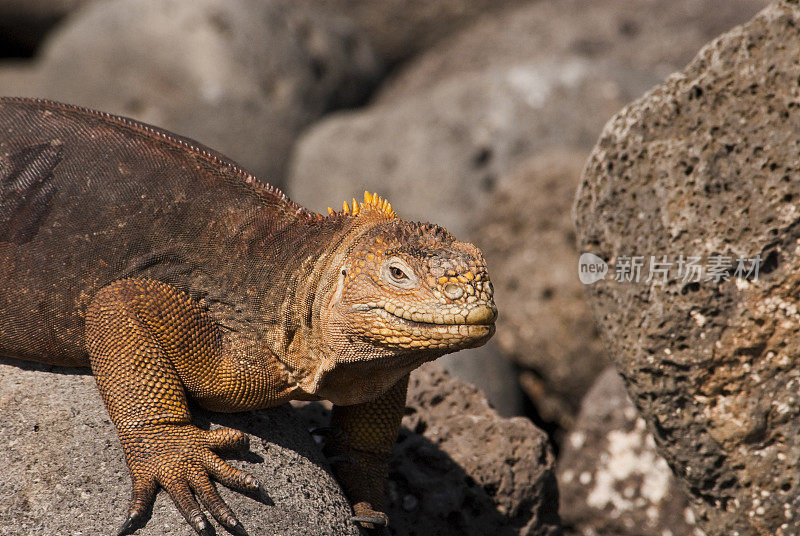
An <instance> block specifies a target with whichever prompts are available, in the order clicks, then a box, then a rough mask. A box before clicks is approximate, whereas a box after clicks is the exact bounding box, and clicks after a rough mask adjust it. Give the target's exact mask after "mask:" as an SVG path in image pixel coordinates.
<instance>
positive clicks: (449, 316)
mask: <svg viewBox="0 0 800 536" xmlns="http://www.w3.org/2000/svg"><path fill="white" fill-rule="evenodd" d="M389 307H390V306H384V307H380V306H376V307H369V309H372V310H379V311H383V312H385V313H388V314H389V315H391V316H392V317H394V318H397V319H400V320H403V321H405V322H406V323H408V324H410V325H412V326H417V327H422V328H424V327H429V326H489V325H491V324H493V323H494V321H495V319H496V318H497V309H496V308H494V307H489V306H488V305H477V306H474V307H469V308H458V309H456V310H455V311H453V310H450V311H448V312H446V313H442V312H438V311H436V312H430V311H429V312H419V311H413V312H412V311H406V310H403V309H400V308H398V307H396V306H395V307H394V308H393V309H394V310H390V309H389Z"/></svg>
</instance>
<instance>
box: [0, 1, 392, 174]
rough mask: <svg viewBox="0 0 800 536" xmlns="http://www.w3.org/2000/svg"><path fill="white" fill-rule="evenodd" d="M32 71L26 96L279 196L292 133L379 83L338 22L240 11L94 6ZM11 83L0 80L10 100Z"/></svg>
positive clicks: (279, 9)
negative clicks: (185, 146)
mask: <svg viewBox="0 0 800 536" xmlns="http://www.w3.org/2000/svg"><path fill="white" fill-rule="evenodd" d="M32 69H33V71H34V72H35V73H36V76H35V77H34V78H35V79H33V80H29V79H30V77H28V78H26V81H27V82H28V83H30V84H31V87H30V88H29V89H28V91H26V92H25V95H24V96H38V97H46V98H52V99H56V100H61V101H65V102H69V103H72V104H79V105H84V106H89V107H92V108H97V109H100V110H103V111H108V112H112V113H118V114H121V115H125V116H130V117H134V118H136V119H139V120H142V121H145V122H148V123H151V124H154V125H157V126H159V127H162V128H166V129H168V130H171V131H174V132H176V133H178V134H181V135H184V136H188V137H190V138H193V139H196V140H197V141H199V142H201V143H203V144H205V145H207V146H209V147H212V148H214V149H216V150H218V151H220V152H222V153H223V154H226V155H227V156H229V157H231V158H232V159H233V160H235V161H237V162H239V163H240V164H242V165H243V166H244V167H245V168H247V169H249V170H250V171H252V172H254V173H256V174H259V175H261V176H263V177H266V178H267V179H268V180H269V181H270V182H273V183H275V184H277V185H279V186H280V185H281V183H282V180H283V172H284V166H285V163H286V160H287V156H288V153H289V150H290V149H291V147H292V144H293V143H294V140H295V138H296V136H297V135H298V133H299V132H300V130H302V129H303V128H304V127H305V126H306V125H308V124H309V123H310V122H311V121H313V120H314V119H316V118H317V117H318V116H320V115H321V114H322V113H323V112H325V111H326V110H328V109H329V108H330V107H335V106H340V105H343V104H345V105H346V104H353V103H355V102H358V101H359V100H360V99H361V98H362V97H363V94H360V93H359V92H360V91H366V90H367V89H368V88H369V87H371V85H372V84H373V82H374V79H375V77H376V76H377V74H378V72H379V66H378V64H377V60H376V59H375V56H374V55H373V54H372V52H371V48H370V47H369V45H368V44H367V43H366V41H365V39H364V38H362V37H361V35H360V34H359V33H358V32H357V31H356V30H355V29H354V28H353V27H352V26H351V25H349V23H347V22H346V21H344V19H342V18H331V17H326V16H323V15H320V14H319V13H316V12H310V11H306V10H303V9H301V8H298V7H297V6H294V5H291V4H283V3H276V2H250V1H247V0H116V1H114V2H101V3H98V4H94V5H92V6H90V7H89V8H88V9H85V10H82V11H79V12H78V13H76V14H74V15H73V16H72V17H70V18H69V19H68V20H67V21H66V23H65V24H64V25H62V26H61V27H59V29H58V30H57V31H55V32H54V33H53V34H52V35H51V36H50V38H49V39H48V40H47V42H46V43H45V45H44V46H43V49H42V51H41V54H40V58H39V59H38V61H37V63H36V64H35V65H34V67H33V68H32ZM9 79H10V80H9ZM13 79H14V75H13V72H12V73H3V74H0V82H2V81H3V80H7V83H8V85H9V86H11V87H12V89H14V90H17V91H18V90H19V86H20V84H19V83H14V82H13ZM0 94H7V91H6V90H5V89H4V88H3V87H2V86H0Z"/></svg>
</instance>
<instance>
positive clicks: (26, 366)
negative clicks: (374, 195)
mask: <svg viewBox="0 0 800 536" xmlns="http://www.w3.org/2000/svg"><path fill="white" fill-rule="evenodd" d="M0 364H4V365H11V366H12V367H17V368H20V369H23V370H40V371H43V372H53V373H55V374H68V375H73V376H74V375H79V376H91V375H92V370H91V369H90V368H89V367H59V366H56V365H47V364H45V363H37V362H35V361H25V360H24V359H16V358H13V357H5V356H0Z"/></svg>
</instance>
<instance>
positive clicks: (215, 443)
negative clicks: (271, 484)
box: [119, 424, 271, 536]
mask: <svg viewBox="0 0 800 536" xmlns="http://www.w3.org/2000/svg"><path fill="white" fill-rule="evenodd" d="M120 439H121V440H122V444H123V447H124V449H125V455H126V458H127V460H128V466H129V467H130V471H131V478H132V479H133V493H132V498H131V505H130V509H129V512H128V519H127V520H126V521H125V523H124V524H123V525H122V527H121V528H120V532H119V534H126V533H127V532H128V531H130V530H131V529H132V528H133V527H134V526H135V525H136V524H137V523H138V522H139V520H141V518H142V517H143V516H144V512H145V511H146V510H147V509H148V508H149V507H150V506H151V505H152V503H153V500H154V499H155V495H156V492H157V491H158V487H159V486H161V487H162V488H164V489H165V490H166V491H167V493H168V494H169V496H170V497H171V498H172V500H173V502H174V503H175V506H176V507H177V508H178V511H179V512H180V513H181V514H182V515H183V517H184V518H185V519H186V521H187V522H188V523H189V524H190V525H191V526H192V528H194V530H195V531H196V532H197V533H198V534H200V535H201V536H207V535H212V534H214V531H213V529H212V528H211V525H210V523H209V521H208V519H207V518H206V516H205V515H204V514H203V511H202V510H201V509H200V504H202V505H203V506H204V507H205V509H206V510H207V511H208V512H209V513H211V515H212V516H214V518H215V519H216V520H217V521H218V522H219V523H220V524H221V525H222V526H223V527H225V528H226V529H228V531H230V532H231V533H233V534H235V535H237V536H242V535H246V534H247V532H246V531H245V530H244V527H243V526H242V524H241V523H240V522H239V520H238V519H236V516H235V515H234V513H233V511H232V510H231V508H230V507H229V506H228V505H227V504H225V501H223V500H222V497H221V496H220V495H219V492H218V491H217V489H216V487H215V486H214V484H213V483H212V481H211V479H212V478H213V479H214V480H216V481H217V482H219V483H221V484H223V485H225V486H227V487H229V488H231V489H234V490H238V491H242V492H246V493H253V494H255V495H257V496H258V497H259V498H260V499H261V500H262V501H264V502H268V503H269V502H271V501H270V499H269V496H268V495H267V493H266V491H265V490H264V488H263V487H262V486H261V485H260V484H259V482H258V481H257V480H256V479H255V478H254V477H253V475H251V474H249V473H247V472H245V471H241V470H239V469H236V468H235V467H233V466H231V465H230V464H228V463H227V462H226V461H224V460H222V458H220V457H219V456H217V454H216V453H215V452H214V451H221V450H233V449H246V448H247V446H248V443H249V440H248V437H247V436H246V435H245V434H244V433H242V432H240V431H238V430H231V429H228V428H224V429H220V430H213V431H206V430H200V429H199V428H196V427H194V426H192V425H190V424H162V425H148V426H144V427H135V428H130V429H127V430H125V429H123V430H120ZM198 500H199V503H200V504H198Z"/></svg>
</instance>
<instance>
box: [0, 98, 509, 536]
mask: <svg viewBox="0 0 800 536" xmlns="http://www.w3.org/2000/svg"><path fill="white" fill-rule="evenodd" d="M0 289H4V290H3V292H2V293H0V355H6V356H10V357H17V358H21V359H28V360H33V361H39V362H44V363H51V364H56V365H62V366H91V369H92V372H93V373H94V375H95V377H96V380H97V385H98V387H99V390H100V393H101V395H102V397H103V401H104V403H105V405H106V408H107V410H108V413H109V415H110V416H111V419H112V421H113V422H114V425H115V426H116V428H117V431H118V434H119V439H120V442H121V444H122V448H123V451H124V454H125V460H126V462H127V464H128V468H129V469H130V474H131V479H132V481H133V487H132V496H131V503H130V509H129V512H128V518H127V520H126V521H125V523H124V524H123V527H122V529H121V532H128V531H130V530H133V529H134V528H135V527H136V525H137V523H138V522H139V520H140V519H141V517H142V515H143V513H144V511H145V510H146V509H147V508H148V507H149V506H150V505H151V504H152V502H153V499H154V497H155V494H156V492H157V491H158V489H159V488H163V489H165V490H166V491H167V493H168V494H169V495H170V497H171V498H172V500H173V501H174V502H175V504H176V506H177V507H178V509H179V510H180V512H181V513H182V514H183V516H184V517H185V518H186V520H187V521H188V522H189V523H190V524H191V525H192V527H194V529H195V530H196V531H197V532H198V533H200V534H210V533H211V531H212V528H211V525H210V524H209V521H208V519H207V518H206V516H205V514H204V513H203V509H205V511H206V512H208V513H210V514H211V515H212V516H213V517H214V518H215V519H216V520H217V521H218V522H219V523H221V524H222V525H224V526H225V527H227V528H228V529H229V530H230V531H232V532H233V533H235V534H243V533H244V532H243V530H244V529H243V528H242V525H241V523H239V521H238V520H237V519H236V517H235V516H234V514H233V512H232V511H231V509H230V508H229V507H228V506H227V505H226V504H225V503H224V502H223V501H222V499H221V498H220V496H219V494H218V493H217V491H216V489H215V487H214V485H213V483H212V481H217V482H219V483H221V484H224V485H226V486H228V487H230V488H233V489H235V490H240V491H243V492H254V493H256V494H258V495H260V496H261V497H262V498H263V499H264V500H265V501H268V498H267V497H266V494H265V493H264V492H263V489H262V488H261V486H260V485H259V483H258V482H257V481H256V479H255V478H253V477H252V476H251V475H249V474H247V473H245V472H243V471H240V470H238V469H235V468H234V467H232V466H231V465H229V464H228V463H227V462H225V461H224V460H222V459H221V458H220V457H219V455H218V454H219V453H222V452H224V451H226V450H230V449H241V448H246V446H247V436H245V435H244V434H243V433H242V432H240V431H237V430H230V429H222V430H214V431H207V430H201V429H199V428H197V427H195V426H194V425H193V424H192V420H191V415H190V414H189V410H188V406H187V399H188V398H192V399H194V400H196V401H197V402H198V403H199V404H200V405H201V406H203V407H205V408H208V409H211V410H215V411H224V412H233V411H245V410H251V409H259V408H266V407H271V406H276V405H279V404H282V403H284V402H286V401H288V400H291V399H302V400H315V399H328V400H330V401H332V402H333V403H334V409H333V417H332V424H333V425H334V427H335V428H336V430H337V432H336V433H334V434H333V435H332V436H331V437H330V439H329V441H328V443H327V447H326V450H327V451H328V452H329V453H330V454H331V455H332V456H336V457H338V458H340V460H341V459H342V458H344V459H347V460H350V461H351V462H352V463H349V464H342V463H338V464H336V466H335V474H336V476H337V479H338V481H339V483H340V484H341V486H342V489H343V490H344V492H345V494H346V495H347V497H348V499H349V500H350V501H351V503H352V505H353V508H354V512H355V514H356V516H355V517H354V520H355V521H358V522H360V523H362V524H365V525H367V526H374V525H385V524H386V522H387V519H386V516H385V515H384V514H383V512H382V511H381V509H382V504H383V496H384V490H385V483H386V475H387V458H388V456H389V453H390V452H391V448H392V445H393V443H394V441H395V439H396V435H397V429H398V427H399V424H400V419H401V418H402V415H403V407H404V404H405V396H406V388H407V384H408V376H409V373H410V372H411V371H412V370H413V369H414V368H416V367H417V366H419V365H420V364H422V363H424V362H426V361H430V360H432V359H435V358H436V357H439V356H441V355H443V354H445V353H448V352H452V351H455V350H459V349H461V348H468V347H472V346H478V345H480V344H483V343H484V342H486V340H488V338H489V337H491V335H492V334H493V332H494V319H495V317H496V308H495V306H494V303H493V301H492V291H491V284H490V283H489V282H488V276H487V275H486V266H485V263H484V260H483V257H482V256H481V254H480V251H478V249H477V248H475V246H473V245H471V244H466V243H462V242H458V241H457V240H456V239H455V238H453V237H452V236H451V235H449V234H448V233H447V232H446V231H445V230H444V229H442V228H441V227H437V226H435V225H431V224H427V223H424V224H418V223H410V222H405V221H402V220H399V219H397V218H396V216H395V214H394V211H393V210H392V208H391V206H390V205H389V203H388V202H387V201H385V200H383V199H381V198H380V197H378V196H377V195H374V194H369V193H366V194H365V196H364V201H363V203H358V202H356V200H355V199H354V200H353V201H352V204H351V205H348V204H347V203H345V204H344V208H343V210H342V211H340V212H335V211H333V210H332V209H331V210H330V211H329V215H328V216H327V217H323V216H322V215H319V214H316V213H313V212H311V211H308V210H306V209H304V208H303V207H301V206H299V205H297V204H295V203H293V202H291V201H290V200H288V199H287V198H286V196H284V195H283V194H282V193H281V192H280V191H279V190H277V189H275V188H273V187H271V186H268V185H266V184H264V183H262V182H261V181H259V180H258V179H257V178H255V177H253V176H252V175H250V174H248V173H247V172H245V171H243V170H242V169H240V168H239V167H238V166H237V165H236V164H234V163H232V162H230V161H228V160H226V159H225V158H224V157H223V156H221V155H219V154H217V153H215V152H214V151H212V150H210V149H207V148H205V147H202V146H201V145H199V144H197V143H196V142H193V141H191V140H186V139H184V138H180V137H178V136H175V135H173V134H170V133H168V132H165V131H162V130H159V129H157V128H155V127H151V126H148V125H144V124H141V123H137V122H135V121H132V120H130V119H125V118H121V117H116V116H112V115H109V114H103V113H101V112H94V111H91V110H86V109H82V108H77V107H74V106H68V105H63V104H58V103H53V102H49V101H41V100H33V99H13V98H0Z"/></svg>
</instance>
